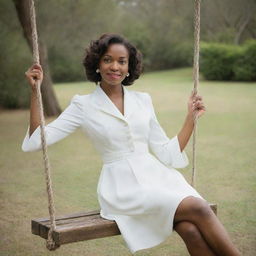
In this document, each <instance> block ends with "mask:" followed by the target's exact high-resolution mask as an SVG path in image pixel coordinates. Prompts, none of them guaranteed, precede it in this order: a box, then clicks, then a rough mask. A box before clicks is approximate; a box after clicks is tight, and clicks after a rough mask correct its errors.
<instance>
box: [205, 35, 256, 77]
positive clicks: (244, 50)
mask: <svg viewBox="0 0 256 256" xmlns="http://www.w3.org/2000/svg"><path fill="white" fill-rule="evenodd" d="M200 61H201V63H200V69H201V72H202V74H203V76H204V77H205V78H206V79H208V80H235V81H256V40H251V41H248V42H247V43H245V44H244V45H243V46H234V45H230V44H217V43H214V44H213V43H203V44H202V47H201V59H200Z"/></svg>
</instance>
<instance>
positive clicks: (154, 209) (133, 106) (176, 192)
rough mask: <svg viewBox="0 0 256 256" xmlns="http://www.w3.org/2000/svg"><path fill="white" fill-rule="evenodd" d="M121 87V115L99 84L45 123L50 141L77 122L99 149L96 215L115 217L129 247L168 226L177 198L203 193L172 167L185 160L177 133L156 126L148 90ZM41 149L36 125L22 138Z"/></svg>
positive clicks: (157, 236)
mask: <svg viewBox="0 0 256 256" xmlns="http://www.w3.org/2000/svg"><path fill="white" fill-rule="evenodd" d="M122 87H123V91H124V115H122V113H121V112H120V111H119V110H118V108H117V107H116V106H115V104H114V103H113V102H112V101H111V100H110V98H109V97H108V96H107V95H106V94H105V92H104V91H103V89H102V88H101V87H100V85H96V89H95V90H94V91H93V92H92V93H91V94H87V95H75V96H74V97H73V99H72V100H71V103H70V105H69V106H68V107H67V108H66V109H65V110H64V111H63V112H62V114H61V115H60V116H59V117H58V118H57V119H56V120H54V121H53V122H51V123H49V124H48V125H47V126H46V142H47V144H48V145H51V144H53V143H55V142H57V141H59V140H61V139H63V138H65V137H66V136H67V135H69V134H70V133H72V132H73V131H74V130H75V129H76V128H78V127H81V128H82V130H83V131H84V133H85V134H86V135H87V136H88V137H89V139H90V140H91V142H92V143H93V145H94V146H95V148H96V150H97V151H98V152H99V154H100V156H101V158H102V161H103V166H102V170H101V174H100V177H99V181H98V185H97V194H98V201H99V204H100V208H101V210H100V215H101V216H102V218H105V219H109V220H115V221H116V223H117V225H118V227H119V229H120V232H121V234H122V236H123V239H124V241H125V243H126V245H127V247H128V248H129V250H130V252H131V253H135V252H136V251H138V250H142V249H146V248H151V247H153V246H156V245H158V244H160V243H161V242H163V241H164V240H166V238H167V237H168V236H169V235H170V234H171V233H172V231H173V219H174V214H175V211H176V209H177V207H178V205H179V203H180V202H181V201H182V200H183V199H184V198H185V197H188V196H195V197H199V198H202V197H201V196H200V195H199V194H198V192H197V191H196V190H195V189H194V188H192V187H191V186H190V185H189V184H188V183H187V182H186V180H185V179H184V177H183V175H182V174H181V173H180V172H178V171H177V170H175V169H174V168H183V167H185V166H187V165H188V158H187V156H186V154H185V152H184V151H183V152H181V151H180V147H179V142H178V139H177V136H175V137H173V138H171V139H170V138H168V137H167V135H166V133H165V132H164V130H163V129H162V128H161V126H160V124H159V122H158V120H157V118H156V115H155V112H154V107H153V104H152V100H151V97H150V95H149V94H148V93H145V92H137V91H132V90H127V89H126V88H125V86H122ZM39 149H41V141H40V128H39V127H38V128H37V129H36V130H35V131H34V132H33V134H32V135H31V136H30V137H29V133H28V131H27V134H26V136H25V138H24V141H23V144H22V150H23V151H25V152H28V151H35V150H39Z"/></svg>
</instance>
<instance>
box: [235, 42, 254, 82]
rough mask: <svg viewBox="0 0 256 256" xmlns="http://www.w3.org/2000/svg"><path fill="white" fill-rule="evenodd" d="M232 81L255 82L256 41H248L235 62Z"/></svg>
mask: <svg viewBox="0 0 256 256" xmlns="http://www.w3.org/2000/svg"><path fill="white" fill-rule="evenodd" d="M234 74H235V76H234V80H239V81H256V40H251V41H248V42H247V43H246V44H245V45H244V46H243V47H242V50H241V52H240V54H239V56H238V58H237V60H236V62H235V65H234Z"/></svg>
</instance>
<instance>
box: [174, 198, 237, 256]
mask: <svg viewBox="0 0 256 256" xmlns="http://www.w3.org/2000/svg"><path fill="white" fill-rule="evenodd" d="M181 221H188V222H192V223H193V224H195V225H196V227H197V228H198V229H199V231H200V233H201V234H202V236H203V238H204V239H205V241H206V243H207V244H208V245H209V246H210V247H211V248H212V250H213V251H214V252H215V253H216V254H217V255H222V256H225V255H227V256H238V255H240V253H239V252H238V250H237V249H236V248H235V246H234V245H233V243H232V242H231V240H230V238H229V235H228V234H227V232H226V230H225V228H224V227H223V225H222V224H221V223H220V221H219V220H218V218H217V217H216V215H215V214H214V213H213V212H212V210H211V208H210V207H209V205H208V203H207V202H206V201H204V200H202V199H200V198H196V197H192V196H190V197H187V198H185V199H184V200H182V202H181V203H180V204H179V206H178V208H177V210H176V213H175V216H174V223H178V222H181Z"/></svg>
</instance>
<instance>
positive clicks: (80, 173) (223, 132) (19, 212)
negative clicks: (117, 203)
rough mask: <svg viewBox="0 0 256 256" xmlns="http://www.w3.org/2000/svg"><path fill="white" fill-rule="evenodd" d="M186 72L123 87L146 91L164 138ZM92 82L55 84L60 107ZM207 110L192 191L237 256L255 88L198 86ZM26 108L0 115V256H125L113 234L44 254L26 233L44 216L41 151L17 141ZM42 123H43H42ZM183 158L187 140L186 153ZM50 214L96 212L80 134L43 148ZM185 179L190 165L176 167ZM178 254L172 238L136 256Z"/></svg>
mask: <svg viewBox="0 0 256 256" xmlns="http://www.w3.org/2000/svg"><path fill="white" fill-rule="evenodd" d="M191 74H192V70H191V69H180V70H174V71H162V72H154V73H148V74H145V75H143V76H142V77H141V79H140V80H139V81H137V82H136V83H135V85H133V86H131V87H128V89H129V90H138V91H145V92H149V93H150V94H151V96H152V98H153V103H154V106H155V111H156V113H157V116H158V119H159V122H160V123H161V125H162V127H163V128H164V130H165V131H166V133H167V134H168V135H169V136H170V137H172V136H174V135H175V134H176V133H177V132H178V131H179V129H180V128H181V126H182V123H183V120H184V117H185V113H186V102H187V98H188V96H189V94H190V92H191V89H192V78H191V77H192V75H191ZM94 88H95V85H94V84H92V83H85V82H81V83H67V84H57V85H56V86H55V90H56V93H57V97H58V99H59V101H60V104H61V106H62V108H64V107H66V106H67V105H68V103H69V101H70V99H71V98H72V96H73V95H74V94H87V93H90V92H92V91H93V90H94ZM199 91H200V94H201V95H203V96H204V101H205V104H206V107H207V113H206V114H205V115H204V116H203V117H202V118H201V119H200V121H199V127H198V139H197V143H198V146H197V190H198V191H199V192H200V193H201V195H202V196H203V197H205V198H206V199H207V200H208V201H210V202H215V203H217V204H218V216H219V218H220V220H221V221H222V222H223V223H224V225H225V227H226V228H227V230H228V232H229V233H230V236H231V237H232V240H233V241H234V243H235V244H236V245H237V246H238V248H239V249H240V251H241V252H242V255H247V256H253V255H255V251H256V232H255V230H256V200H255V193H256V170H255V166H256V157H255V152H256V119H255V117H256V115H255V110H256V83H238V82H237V83H229V82H209V81H201V84H200V88H199ZM28 120H29V112H28V111H27V110H12V111H11V110H5V111H1V112H0V124H1V125H0V134H1V136H0V150H1V155H0V170H1V172H0V175H1V176H0V182H1V186H0V193H1V196H0V211H1V215H0V229H1V239H0V256H14V255H15V256H16V255H17V256H18V255H19V256H41V255H42V256H43V255H44V256H45V255H53V254H54V255H56V256H57V255H61V256H73V255H75V256H80V255H86V256H121V255H122V256H126V255H127V256H128V255H131V254H130V252H129V251H128V249H127V248H126V246H125V243H124V240H123V239H122V237H121V236H116V237H110V238H103V239H96V240H90V241H86V242H79V243H76V244H70V245H64V246H62V247H61V248H60V249H58V250H57V251H56V252H48V251H47V250H46V249H45V243H44V241H43V240H41V238H39V237H37V236H34V235H32V234H31V232H30V220H31V219H32V218H39V217H45V216H48V210H47V198H46V192H45V180H44V173H43V165H42V157H41V152H33V153H24V152H22V151H21V143H22V140H23V138H24V136H25V132H26V129H27V125H28ZM47 121H50V120H47ZM186 151H187V153H188V155H189V156H190V158H191V142H190V145H188V147H187V149H186ZM49 155H50V160H51V165H52V179H53V185H54V192H55V204H56V210H57V215H62V214H66V213H73V212H79V211H89V210H95V209H98V208H99V204H98V201H97V196H96V186H97V181H98V177H99V174H100V170H101V166H102V162H101V159H100V157H99V155H98V153H97V152H96V151H95V149H94V148H93V146H92V145H91V144H90V142H89V141H88V139H87V138H86V137H85V136H84V135H83V134H82V132H81V131H80V130H78V131H76V132H75V133H73V134H72V135H70V136H69V137H68V138H66V139H64V140H63V141H61V142H59V143H57V144H55V145H53V146H52V147H50V148H49ZM180 171H181V172H182V173H183V174H184V176H185V177H186V178H187V179H188V180H190V177H191V165H190V166H189V167H187V168H186V169H183V170H180ZM149 255H150V256H167V255H171V256H184V255H188V254H187V252H186V248H185V246H184V244H183V242H182V241H181V239H180V238H179V237H178V236H177V234H175V233H173V235H172V236H170V237H169V238H168V239H167V240H166V241H165V242H163V243H162V244H160V245H158V246H156V247H154V248H151V249H147V250H143V251H140V252H137V253H136V256H149Z"/></svg>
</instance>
